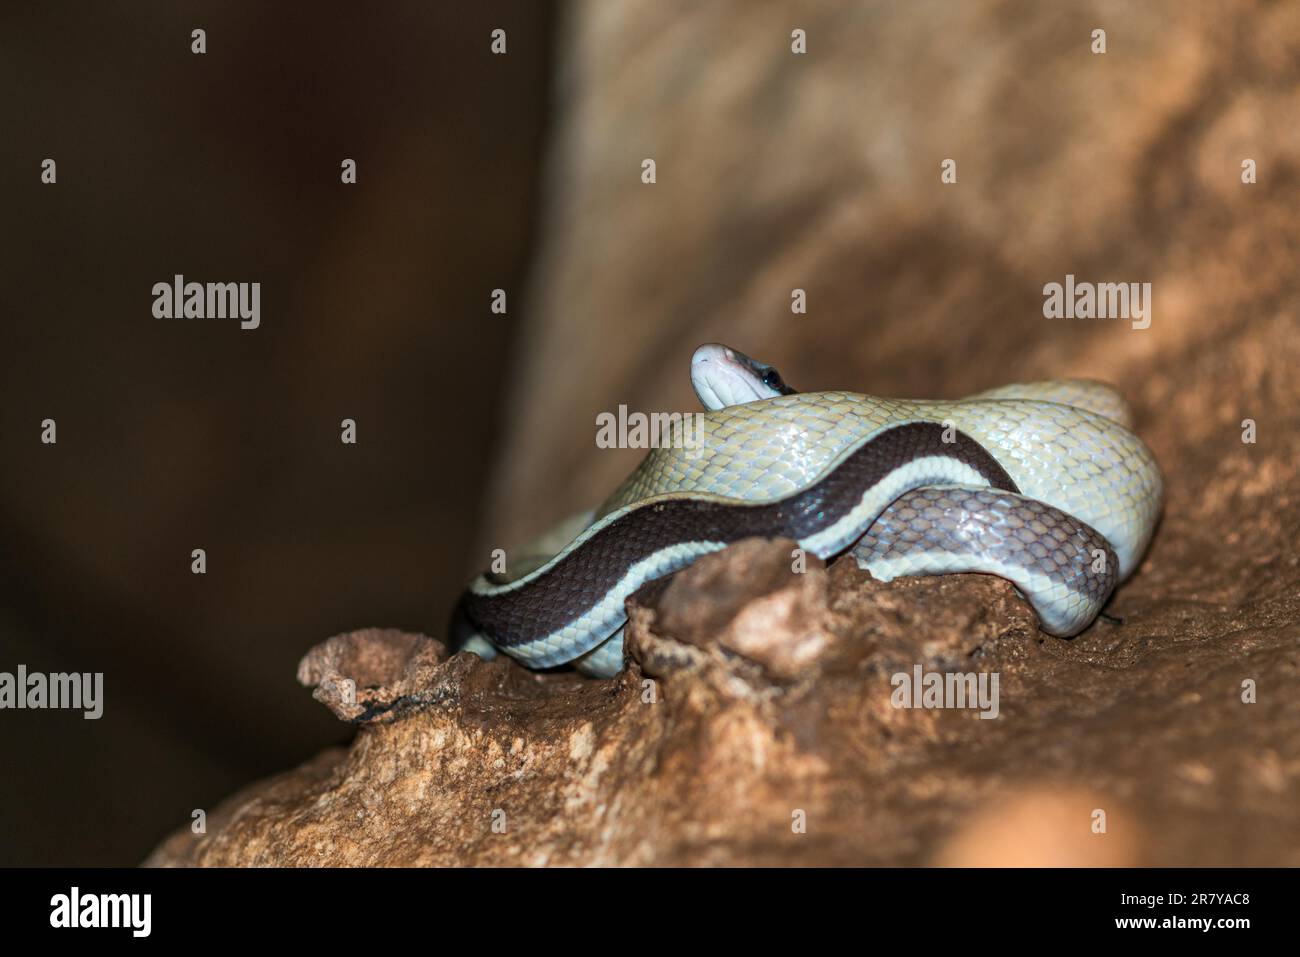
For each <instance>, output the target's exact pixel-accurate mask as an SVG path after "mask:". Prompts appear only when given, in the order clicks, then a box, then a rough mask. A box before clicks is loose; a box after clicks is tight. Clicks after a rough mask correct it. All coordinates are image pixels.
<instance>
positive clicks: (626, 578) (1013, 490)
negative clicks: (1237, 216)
mask: <svg viewBox="0 0 1300 957" xmlns="http://www.w3.org/2000/svg"><path fill="white" fill-rule="evenodd" d="M691 378H692V382H693V384H694V385H695V391H696V393H697V395H698V396H699V397H700V400H701V402H702V403H703V404H704V405H705V407H706V408H707V409H708V410H709V411H708V412H706V413H704V414H703V415H702V416H701V417H700V419H701V426H700V429H699V431H698V435H696V436H695V438H694V441H693V442H689V443H681V444H677V445H674V446H672V447H663V448H656V449H653V450H651V451H650V453H649V454H648V455H647V456H646V458H645V459H644V460H643V461H642V463H641V465H640V466H638V467H637V468H636V470H635V471H633V472H632V474H631V475H630V476H628V478H627V479H626V480H625V481H624V482H623V484H622V485H621V486H620V487H619V488H618V489H617V490H616V491H615V492H614V494H613V495H612V496H611V497H610V498H609V499H608V500H607V501H606V502H605V503H604V504H603V505H602V506H601V507H600V508H599V509H596V510H595V511H594V512H589V513H584V514H583V515H580V516H575V517H574V518H572V519H570V520H569V521H567V522H565V523H562V524H561V525H560V526H558V527H557V528H556V529H555V530H554V531H553V532H552V533H548V535H547V536H544V537H543V539H541V540H539V542H538V543H537V544H536V545H534V546H532V547H530V548H529V549H525V550H524V551H523V552H521V553H519V554H518V555H516V556H514V557H513V558H512V560H511V564H512V565H513V567H512V568H511V569H510V572H509V575H501V576H494V575H487V574H485V575H481V576H479V577H478V578H477V579H475V580H474V582H472V583H471V585H470V586H469V588H468V589H467V590H466V592H465V593H464V595H463V596H462V598H461V601H460V604H459V606H458V608H457V613H456V624H455V626H454V631H455V633H456V634H455V635H454V638H455V640H456V641H457V643H458V644H459V645H460V646H462V647H467V648H469V649H470V650H473V651H475V652H477V653H478V654H481V655H483V656H485V657H489V656H491V655H492V654H493V653H494V649H496V650H500V651H503V652H505V653H506V654H508V655H510V656H511V657H513V658H515V659H517V660H518V661H520V662H522V663H524V664H525V665H528V666H530V667H535V668H543V667H550V666H553V665H560V664H564V663H566V662H572V663H574V664H575V665H576V666H577V667H578V668H579V669H580V670H582V671H585V672H587V673H589V674H593V675H600V676H607V675H612V674H614V673H616V672H617V671H619V670H620V669H621V668H622V667H623V640H622V630H623V625H624V623H625V622H626V615H625V613H624V608H623V604H624V600H625V599H626V598H627V597H628V596H629V595H630V594H631V593H632V592H633V591H635V590H636V589H637V588H639V587H640V586H641V585H642V584H643V583H645V582H646V581H649V580H650V579H653V578H658V577H660V576H663V575H667V574H670V573H672V572H674V571H677V570H678V569H680V568H682V567H684V566H685V565H687V564H689V563H690V562H692V561H694V560H695V559H696V558H698V557H699V556H701V555H704V554H707V553H709V552H714V551H718V550H719V549H722V548H724V547H726V545H728V544H730V543H732V542H735V541H738V540H740V539H742V538H746V537H749V536H755V535H756V536H762V537H767V538H774V537H785V538H792V539H794V540H796V541H797V542H798V543H799V545H800V547H802V548H804V549H805V550H807V551H809V552H812V553H813V554H816V555H817V556H819V557H821V558H824V559H829V558H831V557H833V556H835V555H837V554H840V553H842V552H845V551H846V550H851V552H852V554H853V556H854V558H855V559H856V560H857V562H858V563H859V565H860V566H861V567H863V568H866V569H868V570H869V571H870V572H871V574H872V575H873V576H874V577H875V578H877V579H880V580H883V581H888V580H890V579H892V578H895V577H897V576H900V575H930V574H944V573H949V572H983V573H987V574H992V575H998V576H1001V577H1003V578H1006V579H1008V580H1009V581H1011V582H1012V583H1013V584H1014V585H1015V586H1016V588H1017V589H1018V590H1019V592H1020V593H1021V594H1022V595H1023V596H1024V597H1025V598H1026V599H1027V600H1028V601H1029V603H1030V605H1031V606H1032V607H1033V608H1034V610H1035V612H1036V613H1037V614H1038V617H1039V621H1040V624H1041V626H1042V628H1043V630H1044V631H1046V632H1048V633H1050V634H1054V635H1061V636H1069V635H1074V634H1077V633H1078V632H1080V631H1081V630H1083V629H1084V628H1086V627H1087V626H1088V625H1089V624H1091V622H1092V621H1093V619H1094V618H1095V617H1096V616H1097V614H1098V613H1099V612H1100V610H1101V608H1102V606H1103V605H1104V604H1105V602H1106V600H1107V599H1108V598H1109V596H1110V593H1111V591H1112V590H1113V589H1114V587H1115V585H1116V583H1117V582H1119V581H1121V580H1123V579H1124V578H1125V577H1127V576H1128V575H1129V574H1130V573H1131V572H1132V571H1133V569H1134V568H1135V567H1136V565H1137V562H1138V560H1139V559H1140V558H1141V556H1142V553H1143V552H1144V551H1145V549H1146V547H1147V543H1148V542H1149V541H1150V538H1151V534H1152V530H1153V529H1154V526H1155V522H1156V518H1157V516H1158V514H1159V511H1160V506H1161V499H1162V495H1163V483H1162V479H1161V475H1160V469H1159V467H1158V465H1157V464H1156V461H1155V457H1154V456H1153V455H1152V453H1151V451H1150V449H1148V448H1147V447H1146V445H1145V444H1144V443H1143V442H1142V440H1141V439H1139V438H1138V437H1137V435H1135V434H1134V433H1133V432H1132V431H1130V429H1129V428H1128V426H1129V412H1128V409H1127V406H1126V405H1125V403H1124V401H1123V400H1122V399H1121V398H1120V397H1119V395H1118V393H1117V392H1116V391H1115V390H1114V389H1113V388H1111V387H1110V386H1107V385H1104V384H1102V383H1099V382H1090V381H1084V380H1052V381H1048V382H1037V383H1029V384H1020V385H1010V386H1004V387H1001V388H998V389H993V390H991V391H988V392H982V393H980V394H978V395H974V396H971V397H970V398H967V399H962V400H959V401H919V400H907V399H882V398H877V397H875V396H870V395H861V394H857V393H853V392H809V393H796V392H795V391H794V390H793V389H791V388H789V387H788V386H786V385H785V383H784V382H783V381H782V380H781V377H780V375H779V374H778V373H777V372H776V370H775V369H773V368H772V367H771V366H768V365H765V364H763V363H760V362H756V361H755V360H753V359H750V358H749V357H748V356H745V355H744V354H742V353H740V352H737V351H736V350H733V349H729V348H727V347H725V346H720V345H712V344H711V345H705V346H701V347H700V348H699V349H697V350H696V352H695V355H694V357H693V358H692V361H691ZM683 434H684V433H683Z"/></svg>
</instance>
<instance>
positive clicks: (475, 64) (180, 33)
mask: <svg viewBox="0 0 1300 957" xmlns="http://www.w3.org/2000/svg"><path fill="white" fill-rule="evenodd" d="M196 27H201V28H203V29H205V30H206V31H207V53H206V54H205V55H202V56H198V55H194V54H192V53H191V52H190V44H191V39H190V32H191V30H192V29H194V28H196ZM495 28H502V29H505V30H506V31H507V38H508V46H507V50H508V53H507V55H506V56H496V57H494V56H492V55H491V52H490V50H489V34H490V33H491V31H492V30H493V29H495ZM552 29H553V11H552V9H551V7H550V5H549V4H546V3H537V2H534V0H521V2H491V3H463V4H441V3H426V2H407V3H391V4H385V5H384V6H383V10H382V13H381V12H379V11H378V10H376V9H367V8H365V7H364V5H361V6H359V5H357V4H350V3H321V4H309V5H298V4H288V3H281V4H264V3H255V2H242V3H218V4H203V5H201V6H195V5H192V4H175V3H163V2H157V3H108V4H105V3H92V2H79V3H71V4H52V5H42V4H8V5H6V6H5V7H4V9H3V10H2V11H0V127H2V128H3V129H4V134H3V135H2V136H0V197H2V199H0V208H2V209H3V211H4V213H3V215H4V224H5V229H4V238H3V240H0V243H2V244H3V254H2V255H0V289H3V310H4V318H3V323H0V379H2V380H3V382H4V401H3V403H0V436H3V443H4V449H5V454H4V462H5V467H4V468H3V469H0V541H2V542H3V546H2V548H3V562H4V566H5V569H4V575H3V578H2V579H0V588H2V589H3V591H2V594H0V670H4V671H9V672H12V671H14V669H15V668H16V666H17V665H18V664H19V663H22V664H26V665H27V667H28V669H29V670H32V671H44V672H54V671H82V672H87V671H88V672H94V671H102V672H104V675H105V677H104V682H105V698H106V710H105V713H104V717H103V718H102V719H100V720H98V721H86V720H83V719H82V717H81V714H80V713H77V712H56V711H45V712H33V711H6V712H3V713H0V754H3V756H4V758H3V761H4V764H5V773H4V775H3V778H4V781H3V784H2V785H0V864H55V863H61V864H110V863H115V864H133V863H136V862H138V861H140V860H142V859H143V858H144V856H145V855H146V854H147V853H148V851H149V849H150V848H151V847H152V846H153V844H155V843H156V842H157V841H158V840H160V839H161V838H162V837H163V835H165V834H166V833H167V832H168V831H169V830H171V829H173V828H175V827H177V826H183V825H185V824H186V823H187V822H188V820H189V816H190V812H191V810H192V809H194V808H211V807H212V806H213V805H214V804H215V803H216V801H217V800H219V799H220V798H222V797H225V796H226V795H228V794H229V793H230V792H231V791H233V790H234V789H236V788H237V787H239V786H240V785H242V784H245V783H247V782H249V781H251V780H253V779H256V778H258V777H261V776H264V775H266V774H269V773H272V772H275V771H279V770H283V769H285V768H287V767H291V766H293V765H295V764H297V763H298V762H300V761H302V760H304V759H305V758H307V757H309V756H311V755H312V754H314V753H315V752H317V751H318V750H320V748H321V747H322V746H323V745H326V744H329V743H334V742H340V741H346V740H347V739H348V738H350V736H351V735H350V732H349V731H348V730H347V729H345V728H344V727H343V726H342V725H340V724H339V723H338V722H337V721H335V720H334V718H333V717H332V716H331V715H330V714H329V713H328V712H327V711H325V709H323V708H321V707H320V706H319V705H318V704H316V703H315V702H313V701H312V700H311V697H310V694H309V692H307V691H306V690H304V689H302V688H299V687H298V686H297V683H296V682H295V681H294V672H295V668H296V665H297V662H298V659H299V658H300V657H301V656H302V655H303V654H304V653H305V652H306V651H307V649H308V648H310V647H311V646H312V645H313V644H315V643H316V642H317V641H320V640H321V639H323V638H325V637H327V636H329V635H331V634H335V633H337V632H340V631H346V630H349V629H351V628H354V627H358V626H363V625H367V624H373V623H380V624H384V625H389V626H393V627H403V628H408V629H412V630H420V631H428V632H431V633H440V629H441V627H442V623H443V621H444V620H445V617H446V615H447V611H448V609H449V608H450V605H451V603H452V600H453V599H454V596H455V594H456V593H457V591H458V590H459V588H460V587H461V586H462V585H463V581H464V578H465V576H466V574H467V573H468V571H469V569H470V568H471V566H472V564H473V562H472V556H471V554H470V547H471V543H472V534H473V530H474V523H475V521H476V519H477V517H478V515H479V513H480V511H481V510H482V508H483V507H484V503H483V501H482V498H481V495H480V494H479V493H480V490H481V489H482V488H483V487H484V483H485V480H486V473H487V470H488V455H489V452H490V449H491V447H492V442H493V440H494V438H495V435H496V432H497V423H498V422H499V419H500V416H499V414H498V413H499V407H500V403H501V402H502V401H503V394H502V390H501V383H502V379H503V376H504V374H505V365H504V361H503V359H504V354H505V352H506V350H507V349H508V348H509V344H510V342H511V340H512V337H513V334H514V331H515V325H516V323H517V322H518V321H519V317H520V316H521V315H522V307H521V306H517V305H516V304H518V303H519V302H520V296H521V292H522V289H521V283H522V280H523V276H524V270H525V266H526V262H527V256H528V249H529V246H530V240H531V235H532V232H533V230H534V228H535V218H536V209H537V193H538V178H539V173H540V159H541V148H542V139H543V133H544V129H545V125H546V116H547V101H548V96H549V90H550V81H549V77H550V72H551V63H550V58H551V43H552ZM46 157H50V158H53V159H55V160H56V162H57V164H58V165H57V175H58V180H57V184H56V185H52V186H50V185H42V183H41V182H40V164H41V161H42V160H43V159H45V158H46ZM345 158H352V159H355V160H356V163H357V183H356V185H355V186H345V185H343V184H342V183H341V182H340V164H341V163H342V161H343V160H344V159H345ZM175 273H182V274H184V275H185V276H186V278H187V279H192V280H196V281H200V282H203V281H255V280H256V281H260V282H261V284H262V293H261V295H262V317H263V318H262V322H261V327H260V328H259V329H257V330H255V331H241V330H240V328H239V327H238V324H237V323H234V322H231V321H219V320H214V321H212V322H206V321H200V320H189V321H183V320H175V321H166V320H158V319H154V318H153V317H152V314H151V308H152V294H151V291H150V290H151V287H152V286H153V284H154V283H155V282H158V281H163V280H168V281H169V280H170V277H171V276H172V275H173V274H175ZM494 288H503V289H506V290H507V291H508V294H509V295H510V297H511V298H510V302H511V305H512V306H514V307H515V308H512V309H511V311H510V312H509V313H508V314H507V315H506V316H499V315H493V314H491V313H490V312H489V308H488V306H489V297H490V294H491V291H492V289H494ZM47 417H49V418H53V419H55V420H56V422H57V428H58V444H57V445H54V446H43V445H41V444H40V441H39V436H40V422H41V420H42V419H45V418H47ZM344 418H353V419H355V420H356V422H357V430H358V441H357V444H356V445H344V444H342V443H341V442H340V422H341V420H342V419H344ZM194 548H204V549H206V551H207V562H208V566H207V574H206V575H202V576H199V575H193V574H191V572H190V562H191V559H190V552H191V550H192V549H194Z"/></svg>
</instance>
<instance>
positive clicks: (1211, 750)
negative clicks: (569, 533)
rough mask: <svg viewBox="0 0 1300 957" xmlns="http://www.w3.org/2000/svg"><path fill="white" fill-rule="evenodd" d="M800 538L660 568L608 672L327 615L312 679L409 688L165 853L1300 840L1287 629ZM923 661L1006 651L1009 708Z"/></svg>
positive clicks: (962, 660) (439, 859) (725, 851)
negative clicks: (331, 633)
mask: <svg viewBox="0 0 1300 957" xmlns="http://www.w3.org/2000/svg"><path fill="white" fill-rule="evenodd" d="M793 547H794V543H793V542H764V541H760V540H757V539H751V540H748V541H746V542H742V543H740V544H738V545H736V546H734V547H733V548H731V549H729V550H728V551H727V552H726V553H723V554H719V555H714V556H708V557H706V558H704V559H701V560H700V561H699V562H697V563H696V564H695V565H694V566H693V567H692V568H690V569H688V570H687V571H685V572H683V573H682V574H680V575H678V576H676V577H675V578H673V579H671V580H669V581H667V582H658V583H652V584H651V585H648V586H646V588H644V589H642V591H641V592H640V593H638V595H637V596H636V597H635V598H634V600H633V602H632V606H631V611H632V617H631V622H630V626H629V629H628V645H629V648H630V650H631V654H632V655H633V658H634V662H633V663H632V665H631V666H630V667H629V669H628V670H627V671H626V672H625V673H624V674H623V675H622V676H620V677H619V678H617V679H615V680H612V681H605V682H597V681H586V680H583V679H580V678H577V677H575V676H572V675H558V674H557V675H536V674H531V673H529V672H526V671H524V670H523V669H521V668H519V667H518V666H516V665H514V664H512V663H508V662H506V661H504V660H498V661H495V662H491V663H487V662H482V661H479V660H478V659H477V658H475V657H474V656H472V655H468V654H461V655H457V656H455V657H453V658H451V659H449V660H447V659H446V658H445V651H444V649H443V647H442V646H441V644H439V643H438V642H435V641H432V640H431V639H427V638H424V637H422V636H416V635H401V634H400V633H394V632H380V631H369V632H360V633H356V634H353V635H345V636H340V637H339V638H335V639H331V640H330V641H329V642H327V643H325V644H324V645H322V646H320V647H319V648H317V649H315V650H313V652H312V653H311V654H310V655H309V656H308V658H307V659H306V660H305V661H304V669H303V676H304V678H305V679H307V680H309V681H324V682H325V684H324V685H321V686H319V687H318V691H317V695H318V696H319V697H324V698H329V699H331V700H333V692H332V691H330V690H328V689H330V688H334V687H337V685H338V683H339V681H340V679H342V678H349V677H350V678H352V679H353V680H355V681H357V682H358V685H359V686H360V685H361V681H362V680H363V679H364V680H365V681H369V682H372V683H373V684H372V686H371V688H370V689H369V691H368V692H367V693H366V694H365V695H364V696H363V695H362V694H361V693H358V695H357V697H358V698H362V697H366V698H370V699H372V700H375V699H384V700H392V699H394V698H395V697H397V696H400V695H406V694H408V693H409V692H410V691H412V690H413V689H414V690H418V691H419V692H420V693H421V694H422V695H423V698H422V700H421V702H420V704H419V706H418V707H417V706H414V705H412V707H411V709H410V710H408V711H407V712H406V713H405V715H404V716H403V717H401V718H400V720H392V721H386V722H385V721H383V720H380V719H374V720H371V721H368V722H366V723H364V724H363V727H362V729H361V731H360V732H359V734H358V736H357V739H356V741H355V743H354V744H353V746H352V748H351V749H350V750H348V751H346V752H345V751H335V752H330V753H327V754H324V755H322V756H321V757H320V758H319V759H317V760H316V761H314V762H312V763H310V764H308V765H307V766H305V767H302V768H299V769H298V770H296V771H292V772H290V773H288V774H286V775H283V776H282V777H280V778H277V779H275V780H272V781H269V782H264V783H262V784H259V785H256V786H254V787H252V788H250V789H248V790H247V791H245V792H244V793H242V794H239V795H236V796H235V797H233V798H231V799H230V800H229V801H228V802H226V804H225V805H223V806H222V807H221V808H219V809H218V810H217V811H216V812H214V813H213V814H212V815H211V817H210V818H209V822H208V825H209V834H208V835H206V836H204V837H195V836H194V835H192V834H190V833H189V832H188V831H186V832H181V833H179V834H177V835H176V836H175V837H173V838H171V839H170V840H169V841H168V842H167V843H165V844H164V845H163V846H162V847H161V848H159V849H158V851H157V852H155V854H154V856H153V858H152V859H151V863H154V864H221V865H232V864H235V865H242V864H292V865H330V864H391V865H413V864H440V865H449V864H464V863H474V864H508V863H518V864H533V865H538V864H700V863H708V864H742V863H768V864H772V863H810V864H811V863H819V864H849V863H922V862H938V863H955V864H1020V863H1027V864H1034V863H1037V864H1066V863H1083V864H1154V863H1161V864H1203V863H1207V862H1221V863H1226V862H1232V863H1249V864H1262V863H1287V864H1296V863H1300V850H1298V849H1297V841H1296V837H1297V825H1296V820H1295V818H1296V809H1295V791H1294V785H1295V777H1296V775H1297V773H1298V772H1300V755H1298V754H1297V747H1296V744H1295V738H1294V736H1292V737H1291V738H1290V739H1286V738H1281V739H1279V738H1276V737H1274V735H1275V733H1276V730H1277V729H1278V728H1279V727H1292V728H1294V727H1295V726H1296V723H1297V722H1300V704H1297V702H1296V700H1295V698H1294V697H1293V696H1289V695H1286V694H1283V693H1269V692H1266V693H1265V698H1266V701H1262V702H1261V703H1259V704H1255V705H1245V704H1243V703H1242V702H1241V701H1240V700H1239V697H1238V682H1239V679H1240V678H1241V676H1242V675H1245V674H1252V675H1258V676H1261V684H1262V685H1265V686H1266V687H1272V686H1275V685H1276V684H1277V682H1278V680H1279V679H1281V680H1286V679H1287V678H1288V676H1289V677H1290V679H1292V680H1293V679H1294V667H1295V665H1294V657H1295V656H1294V651H1293V646H1292V648H1290V649H1289V648H1286V647H1279V645H1280V644H1282V643H1278V642H1275V641H1269V640H1267V639H1266V638H1261V637H1260V636H1258V635H1256V636H1253V637H1248V636H1243V635H1235V636H1232V637H1230V638H1225V639H1220V640H1218V641H1213V640H1203V641H1200V642H1192V643H1190V647H1189V644H1188V643H1171V642H1168V641H1165V640H1163V636H1162V635H1161V634H1160V633H1159V631H1157V630H1155V629H1153V628H1152V627H1151V626H1149V625H1142V624H1132V625H1130V624H1126V625H1124V626H1115V625H1109V624H1102V625H1099V626H1098V627H1096V628H1094V629H1093V630H1092V631H1091V632H1089V634H1088V636H1086V637H1085V638H1083V639H1080V640H1079V641H1076V642H1063V641H1059V640H1056V639H1051V638H1047V637H1045V636H1043V635H1041V634H1040V633H1039V632H1038V631H1037V629H1036V628H1035V626H1034V619H1033V616H1032V613H1031V612H1029V610H1028V609H1027V607H1026V606H1025V605H1024V603H1023V602H1022V601H1020V599H1019V598H1018V597H1017V596H1016V595H1015V593H1014V591H1013V589H1012V588H1011V587H1010V586H1009V585H1007V584H1006V583H1004V582H1002V581H1000V580H997V579H993V578H984V577H980V576H952V577H948V578H944V579H914V580H900V581H897V582H893V583H890V584H887V585H885V584H880V583H878V582H875V581H873V580H872V579H871V578H870V577H869V576H868V575H867V574H866V573H865V572H860V571H858V570H857V569H856V567H854V566H853V564H852V563H847V562H840V563H837V564H835V565H834V566H833V567H832V569H831V570H830V571H829V572H828V571H827V570H825V569H824V568H823V567H822V566H821V564H820V563H818V562H816V561H815V560H813V562H812V563H811V565H810V566H809V567H808V568H807V569H806V571H804V572H802V573H798V572H795V571H793V570H792V562H791V550H792V548H793ZM399 647H400V648H401V649H404V650H405V652H406V654H405V655H403V654H398V653H395V649H398V648H399ZM1120 649H1122V651H1120ZM1125 658H1133V659H1136V660H1137V662H1138V663H1137V664H1131V665H1129V666H1125V664H1124V659H1125ZM324 659H330V661H331V662H332V663H331V664H330V665H329V666H318V665H309V664H308V662H319V661H322V660H324ZM1234 659H1235V660H1234ZM433 662H439V663H437V664H433ZM918 665H919V666H920V667H921V668H922V670H923V671H925V672H930V671H942V672H946V671H961V672H968V671H981V672H996V673H997V674H998V675H999V679H1000V691H999V701H998V714H997V717H996V719H994V720H984V719H982V718H980V717H979V715H978V712H977V711H975V710H953V709H948V710H926V709H900V708H896V707H895V706H894V703H893V699H894V693H895V683H894V681H893V680H892V678H893V676H894V675H896V674H900V673H901V674H904V675H907V676H908V677H909V678H910V677H911V675H912V672H913V669H914V668H915V667H917V666H918ZM349 668H355V670H354V671H351V672H349V671H348V670H346V669H349ZM1166 673H1176V674H1177V675H1178V680H1177V681H1176V682H1169V681H1167V680H1166V681H1164V683H1162V684H1160V685H1158V686H1156V687H1152V686H1151V682H1152V678H1153V676H1160V675H1164V674H1166ZM1264 675H1268V676H1269V677H1268V678H1263V676H1264ZM322 691H324V692H325V694H323V695H322ZM336 710H337V709H336ZM349 716H352V715H351V713H350V714H349ZM1098 810H1100V811H1102V812H1104V813H1105V816H1106V831H1105V833H1104V834H1096V833H1093V831H1092V821H1093V819H1094V815H1095V814H1096V812H1097V811H1098Z"/></svg>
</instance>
